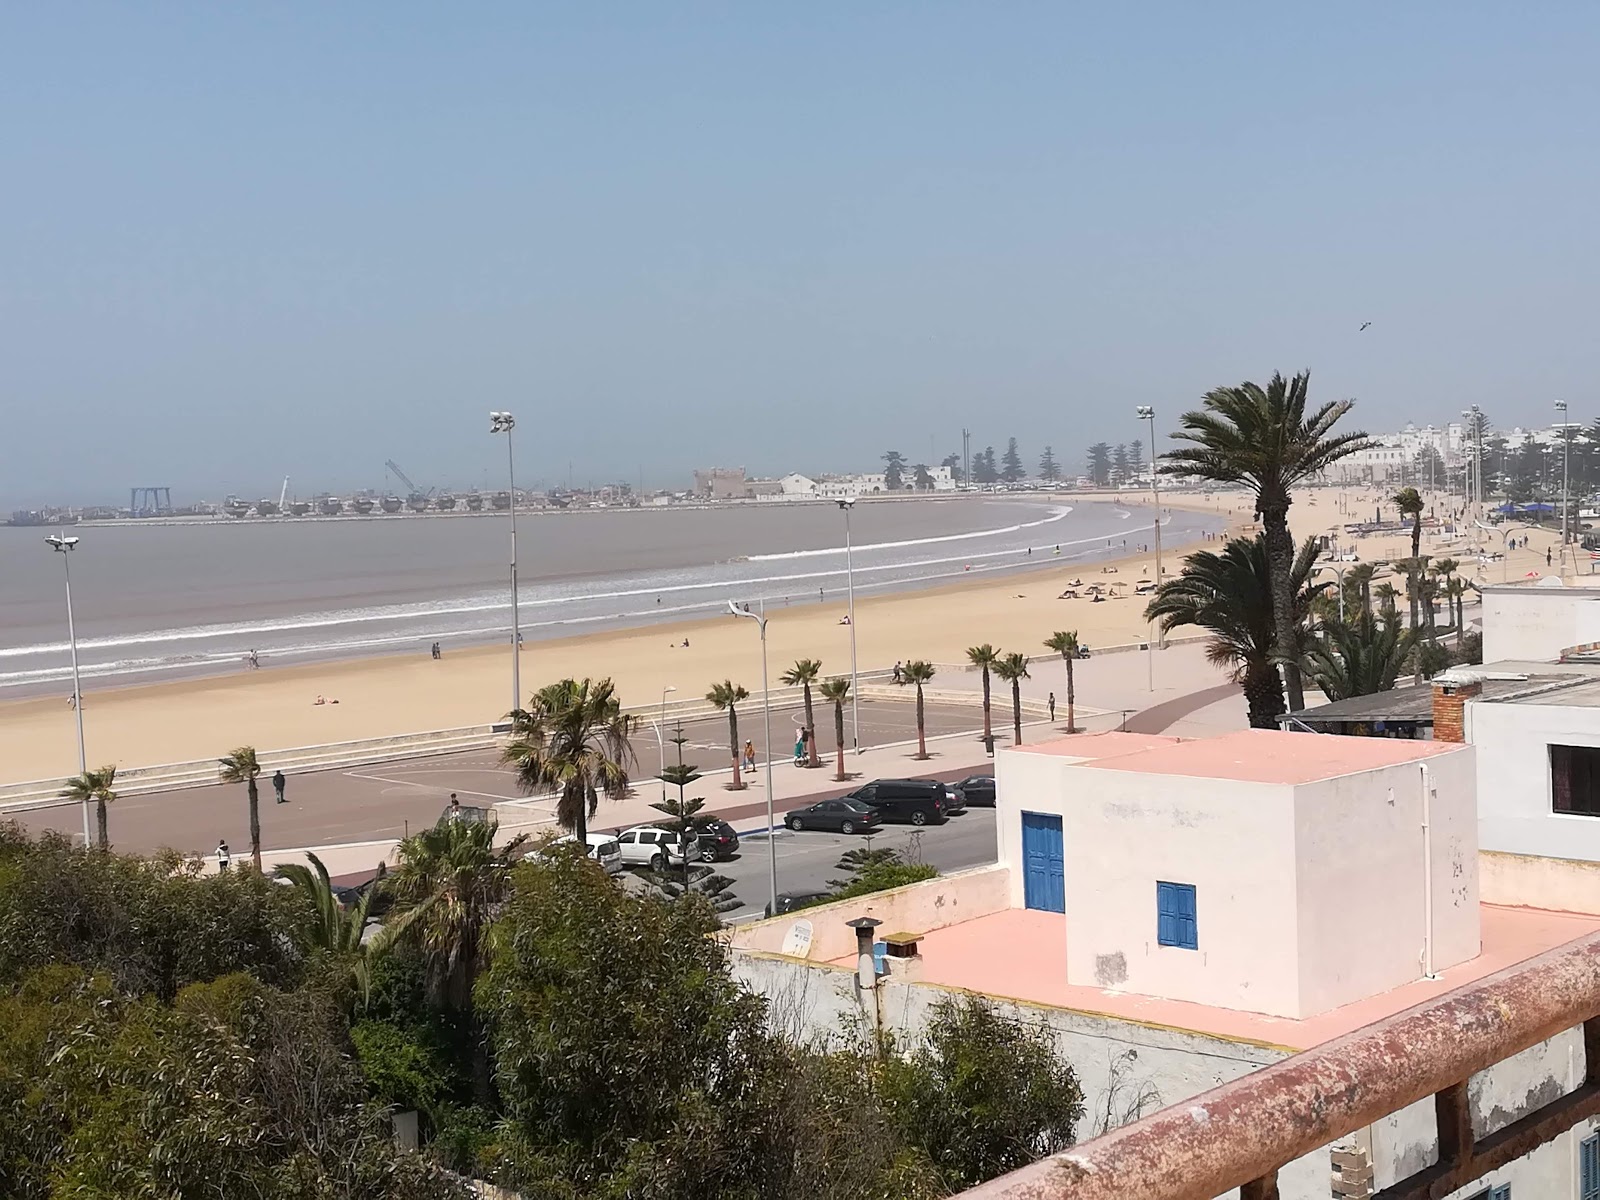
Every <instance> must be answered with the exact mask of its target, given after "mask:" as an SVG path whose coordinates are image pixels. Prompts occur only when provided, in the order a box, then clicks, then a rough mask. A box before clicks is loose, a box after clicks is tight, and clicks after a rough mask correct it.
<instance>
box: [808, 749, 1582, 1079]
mask: <svg viewBox="0 0 1600 1200" xmlns="http://www.w3.org/2000/svg"><path fill="white" fill-rule="evenodd" d="M1289 736H1301V735H1289ZM1303 736H1304V737H1307V738H1316V739H1318V740H1328V738H1327V736H1326V735H1315V734H1306V735H1303ZM1361 740H1366V739H1361ZM1480 907H1481V909H1482V929H1483V949H1482V952H1481V953H1480V954H1479V955H1478V957H1477V958H1474V959H1472V960H1471V961H1470V962H1465V963H1462V964H1461V965H1460V966H1456V967H1452V968H1450V969H1449V970H1447V971H1444V972H1442V973H1441V974H1440V976H1439V978H1438V979H1435V980H1431V981H1430V980H1421V979H1419V980H1417V981H1415V982H1413V983H1408V984H1406V985H1404V986H1402V987H1398V988H1395V989H1394V990H1393V991H1389V992H1383V993H1380V994H1379V995H1376V996H1369V997H1368V998H1367V999H1365V1000H1358V1001H1356V1002H1355V1003H1353V1004H1347V1005H1345V1006H1344V1007H1343V1008H1336V1009H1333V1010H1332V1011H1330V1012H1326V1013H1322V1014H1321V1015H1319V1016H1315V1017H1307V1018H1304V1019H1302V1020H1291V1019H1289V1018H1286V1017H1271V1016H1266V1015H1263V1014H1261V1013H1250V1012H1240V1011H1236V1010H1234V1009H1227V1008H1213V1007H1210V1006H1208V1005H1204V1004H1191V1003H1187V1002H1184V1001H1180V1000H1162V999H1159V998H1157V997H1154V996H1143V995H1137V994H1134V993H1131V992H1119V991H1114V990H1107V989H1104V988H1098V987H1078V986H1073V985H1070V984H1068V983H1067V938H1068V937H1070V936H1071V934H1070V931H1069V930H1068V927H1067V920H1066V917H1065V916H1063V915H1062V914H1061V913H1051V912H1040V911H1038V910H1035V909H1022V908H1013V909H1004V910H1001V911H999V912H994V913H990V914H988V915H986V916H981V917H976V918H974V919H972V920H970V921H963V922H961V923H960V924H957V925H948V926H946V927H945V928H943V929H936V930H934V931H932V932H930V933H927V934H924V935H923V937H922V939H921V945H920V952H921V955H922V974H921V979H922V981H923V982H925V983H930V984H939V985H943V986H945V987H954V988H963V989H966V990H969V991H975V992H982V993H985V994H987V995H990V996H995V997H1000V998H1007V999H1013V1000H1022V1001H1029V1002H1032V1003H1036V1004H1048V1005H1053V1006H1056V1007H1059V1008H1068V1009H1073V1010H1075V1011H1078V1012H1085V1013H1091V1014H1096V1015H1101V1016H1107V1017H1113V1018H1116V1019H1118V1020H1123V1021H1137V1022H1140V1023H1142V1024H1146V1025H1154V1026H1160V1027H1164V1028H1170V1029H1180V1030H1190V1031H1192V1032H1195V1033H1203V1034H1209V1035H1212V1036H1214V1037H1221V1038H1227V1039H1229V1040H1231V1041H1244V1042H1253V1043H1257V1044H1260V1045H1267V1046H1274V1047H1279V1048H1282V1049H1286V1050H1308V1049H1310V1048H1311V1047H1313V1046H1318V1045H1321V1044H1322V1043H1323V1042H1327V1041H1330V1040H1332V1039H1333V1038H1336V1037H1340V1036H1342V1035H1343V1034H1346V1033H1349V1032H1351V1031H1352V1030H1355V1029H1359V1028H1361V1027H1362V1026H1363V1025H1370V1024H1372V1023H1373V1022H1374V1021H1380V1020H1382V1019H1383V1018H1385V1017H1389V1016H1393V1015H1394V1014H1395V1013H1398V1012H1402V1011H1404V1010H1405V1009H1407V1008H1410V1007H1411V1006H1412V1005H1414V1004H1420V1003H1422V1002H1423V1001H1425V1000H1430V999H1433V998H1434V997H1436V996H1441V995H1443V994H1444V993H1445V992H1448V991H1450V990H1451V989H1452V988H1457V987H1460V986H1462V985H1463V984H1467V983H1472V982H1474V981H1476V980H1478V979H1482V978H1483V977H1484V976H1486V975H1492V974H1493V973H1494V972H1496V971H1499V970H1502V969H1504V968H1506V967H1509V966H1512V965H1514V964H1516V963H1519V962H1522V961H1524V960H1525V959H1529V958H1533V957H1534V956H1535V955H1538V954H1542V953H1544V952H1545V951H1546V950H1552V949H1554V948H1555V947H1557V946H1560V945H1563V944H1565V943H1567V942H1570V941H1573V940H1574V939H1576V938H1580V937H1583V936H1585V935H1586V934H1589V933H1591V932H1593V931H1595V930H1597V929H1600V917H1595V916H1583V915H1580V914H1576V913H1558V912H1547V911H1545V910H1543V909H1535V908H1502V907H1499V906H1496V905H1491V904H1485V905H1481V906H1480ZM834 965H836V966H840V967H854V965H855V957H854V955H851V956H849V957H847V958H840V959H836V960H834Z"/></svg>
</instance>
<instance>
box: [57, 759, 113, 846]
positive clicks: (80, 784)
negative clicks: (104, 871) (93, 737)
mask: <svg viewBox="0 0 1600 1200" xmlns="http://www.w3.org/2000/svg"><path fill="white" fill-rule="evenodd" d="M116 781H117V768H116V767H115V766H114V765H113V766H106V767H101V768H100V769H99V770H98V771H85V772H84V773H83V774H82V775H74V776H73V777H72V778H71V779H69V780H67V786H66V787H64V788H63V789H62V790H61V799H63V800H71V801H74V802H75V803H78V804H83V803H84V802H86V801H89V800H93V801H94V819H95V825H96V828H97V829H98V836H97V837H96V839H95V840H96V844H97V845H98V846H99V847H100V849H102V850H109V849H110V848H111V842H110V839H109V838H107V837H106V805H108V804H110V803H112V801H114V800H116V798H117V793H116V792H114V791H112V790H111V787H112V784H114V783H116Z"/></svg>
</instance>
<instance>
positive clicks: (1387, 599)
mask: <svg viewBox="0 0 1600 1200" xmlns="http://www.w3.org/2000/svg"><path fill="white" fill-rule="evenodd" d="M1372 594H1373V595H1374V596H1376V597H1377V598H1378V612H1379V613H1380V614H1388V615H1390V616H1393V615H1394V606H1395V601H1396V600H1398V599H1399V598H1400V593H1399V592H1397V591H1396V590H1395V586H1394V584H1392V583H1389V582H1388V581H1387V580H1386V581H1384V582H1383V583H1380V584H1379V585H1378V586H1377V587H1375V588H1373V589H1372Z"/></svg>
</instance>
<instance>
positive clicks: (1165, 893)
mask: <svg viewBox="0 0 1600 1200" xmlns="http://www.w3.org/2000/svg"><path fill="white" fill-rule="evenodd" d="M1156 941H1158V942H1159V943H1161V945H1163V946H1177V947H1178V948H1180V949H1183V950H1198V949H1199V948H1200V929H1199V925H1198V923H1197V922H1196V920H1195V894H1194V884H1192V883H1161V882H1159V881H1157V883H1156Z"/></svg>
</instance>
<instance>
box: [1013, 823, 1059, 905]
mask: <svg viewBox="0 0 1600 1200" xmlns="http://www.w3.org/2000/svg"><path fill="white" fill-rule="evenodd" d="M1022 867H1023V871H1024V875H1023V892H1022V894H1023V902H1024V903H1025V904H1026V905H1027V906H1028V907H1029V908H1042V909H1044V910H1045V911H1046V912H1066V911H1067V888H1066V880H1065V877H1064V875H1063V872H1062V868H1061V818H1060V817H1053V816H1047V815H1046V814H1044V813H1031V812H1025V813H1023V814H1022Z"/></svg>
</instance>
